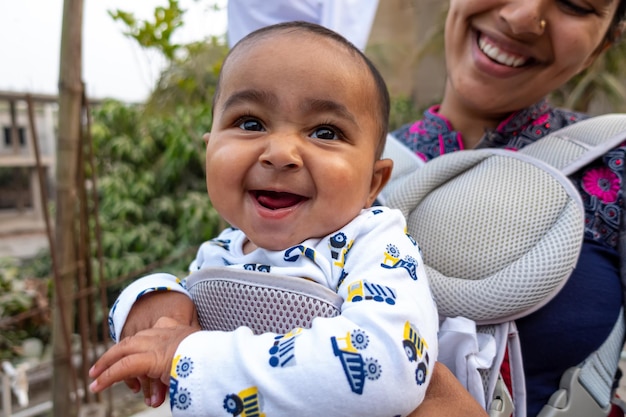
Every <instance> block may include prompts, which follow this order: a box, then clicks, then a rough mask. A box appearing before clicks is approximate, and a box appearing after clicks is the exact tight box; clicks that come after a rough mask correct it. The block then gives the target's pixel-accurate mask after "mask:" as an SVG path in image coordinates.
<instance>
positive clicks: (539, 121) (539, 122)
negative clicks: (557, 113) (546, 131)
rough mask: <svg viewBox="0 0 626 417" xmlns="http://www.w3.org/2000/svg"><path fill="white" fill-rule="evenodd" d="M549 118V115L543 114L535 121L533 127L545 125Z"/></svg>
mask: <svg viewBox="0 0 626 417" xmlns="http://www.w3.org/2000/svg"><path fill="white" fill-rule="evenodd" d="M548 117H549V115H548V113H545V114H542V115H541V116H539V117H538V118H537V119H535V120H533V126H539V125H542V124H544V123H545V122H546V120H548Z"/></svg>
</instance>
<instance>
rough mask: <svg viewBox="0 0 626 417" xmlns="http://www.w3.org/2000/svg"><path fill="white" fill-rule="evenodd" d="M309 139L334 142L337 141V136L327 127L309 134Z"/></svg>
mask: <svg viewBox="0 0 626 417" xmlns="http://www.w3.org/2000/svg"><path fill="white" fill-rule="evenodd" d="M311 137H312V138H315V139H326V140H334V139H339V135H337V132H335V130H333V129H331V128H329V127H319V128H317V129H315V130H314V131H313V133H311Z"/></svg>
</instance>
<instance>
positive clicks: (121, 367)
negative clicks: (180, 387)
mask: <svg viewBox="0 0 626 417" xmlns="http://www.w3.org/2000/svg"><path fill="white" fill-rule="evenodd" d="M198 330H199V329H198V328H197V327H196V326H189V325H182V324H180V322H178V321H176V320H174V319H171V318H168V317H162V318H160V319H159V320H158V321H157V322H156V323H155V325H154V327H152V328H150V329H147V330H142V331H140V332H138V333H136V334H135V335H134V336H129V337H126V338H124V339H122V341H121V342H120V343H118V344H117V345H114V346H113V347H111V348H110V349H109V350H108V351H106V352H105V353H104V354H103V355H102V356H101V357H100V359H98V360H97V361H96V363H95V364H94V365H93V366H92V367H91V369H90V370H89V376H90V377H91V378H94V379H95V380H94V381H93V382H92V383H91V385H89V389H90V390H91V391H92V392H100V391H102V390H104V389H106V388H108V387H110V386H111V385H113V384H114V383H116V382H119V381H123V380H128V379H130V378H138V379H139V378H149V379H159V380H160V381H161V382H162V383H163V384H164V385H169V378H170V370H171V367H172V359H173V358H174V354H175V353H176V349H177V348H178V345H179V344H180V342H181V341H182V340H183V339H184V338H186V337H187V336H189V335H190V334H192V333H195V332H197V331H198Z"/></svg>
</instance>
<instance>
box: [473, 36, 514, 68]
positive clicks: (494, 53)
mask: <svg viewBox="0 0 626 417" xmlns="http://www.w3.org/2000/svg"><path fill="white" fill-rule="evenodd" d="M478 47H479V48H480V50H481V51H483V53H484V54H485V55H487V56H488V57H489V58H491V59H492V60H494V61H495V62H497V63H498V64H502V65H506V66H507V67H513V68H517V67H521V66H522V65H524V64H525V63H526V59H525V58H522V57H519V56H515V55H511V54H509V53H506V52H503V51H501V50H500V48H498V47H497V46H495V45H492V44H490V43H489V42H488V41H487V40H486V39H485V37H484V36H481V37H480V38H479V39H478Z"/></svg>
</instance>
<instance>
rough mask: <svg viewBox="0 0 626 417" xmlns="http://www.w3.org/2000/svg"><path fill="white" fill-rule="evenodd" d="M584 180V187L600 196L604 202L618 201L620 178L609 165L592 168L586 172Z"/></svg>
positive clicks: (590, 192)
mask: <svg viewBox="0 0 626 417" xmlns="http://www.w3.org/2000/svg"><path fill="white" fill-rule="evenodd" d="M582 182H583V184H582V185H583V189H584V190H585V191H586V192H588V193H589V194H591V195H594V196H596V197H598V198H599V199H600V200H601V201H602V202H603V203H605V204H608V203H614V202H615V201H617V193H618V191H619V188H620V184H619V178H618V177H617V175H616V174H615V173H614V172H613V171H611V170H610V169H608V168H607V167H599V168H594V169H590V170H589V171H587V172H585V175H584V176H583V179H582Z"/></svg>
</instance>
